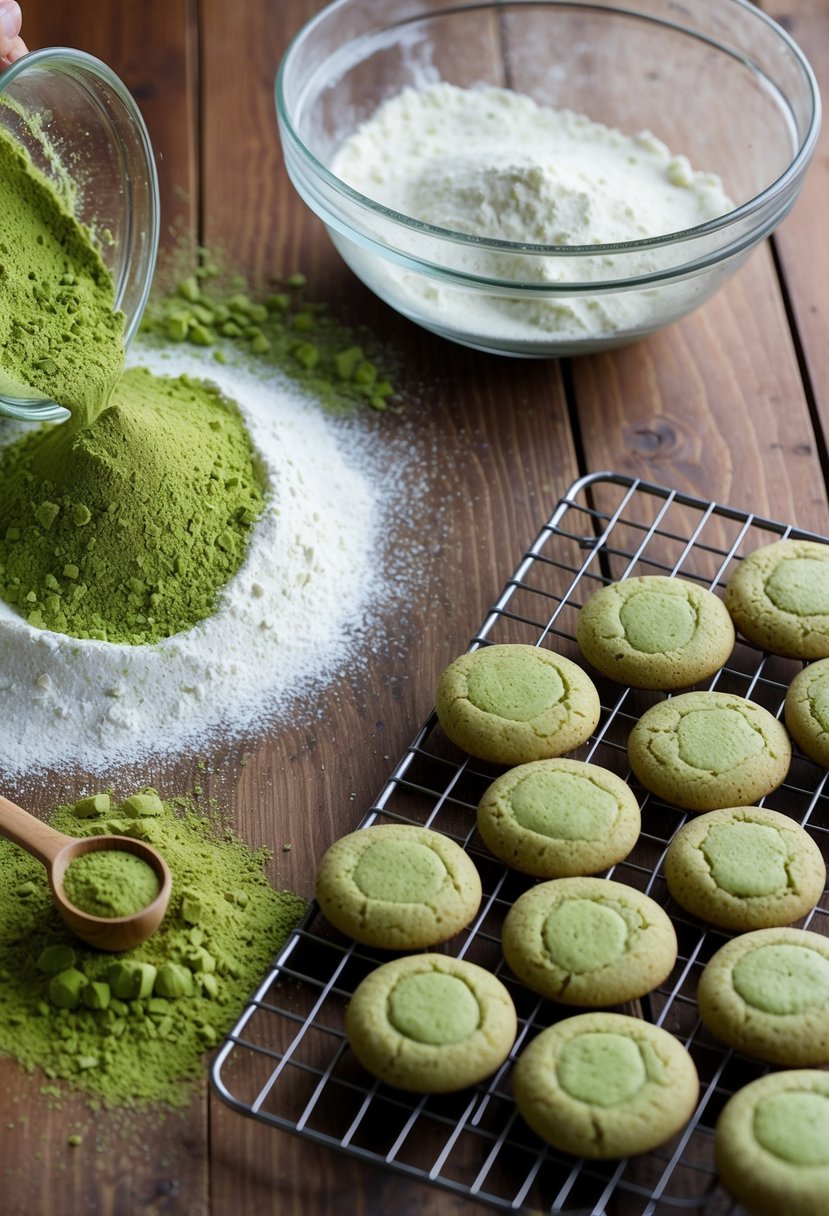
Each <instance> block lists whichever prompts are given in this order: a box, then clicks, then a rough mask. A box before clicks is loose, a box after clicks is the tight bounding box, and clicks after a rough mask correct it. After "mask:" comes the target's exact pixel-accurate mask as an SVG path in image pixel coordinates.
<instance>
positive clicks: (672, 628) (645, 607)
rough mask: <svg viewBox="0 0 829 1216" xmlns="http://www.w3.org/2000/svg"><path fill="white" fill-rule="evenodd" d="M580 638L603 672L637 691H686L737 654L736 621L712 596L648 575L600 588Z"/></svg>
mask: <svg viewBox="0 0 829 1216" xmlns="http://www.w3.org/2000/svg"><path fill="white" fill-rule="evenodd" d="M576 638H577V640H578V643H579V646H580V647H581V650H582V654H583V655H584V657H585V658H586V659H587V660H588V662H589V663H592V665H593V666H594V667H595V668H597V669H598V670H599V671H600V672H601V673H602V675H605V676H609V677H610V679H611V680H618V681H619V682H620V683H622V684H629V685H630V686H631V687H633V688H653V689H657V688H661V689H665V690H669V689H674V688H687V687H688V685H689V684H696V683H697V681H699V680H705V679H707V678H708V677H709V676H712V675H713V674H714V672H715V671H717V670H718V669H719V668H720V667H722V666H723V664H724V663H725V662H726V661H727V660H728V657H729V655H730V654H731V651H732V650H733V649H734V638H735V635H734V624H733V622H732V620H731V617H730V616H729V614H728V610H727V608H726V607H725V605H724V604H723V602H722V600H721V599H719V598H718V597H717V596H716V595H715V594H714V593H713V591H708V590H707V589H706V588H705V587H701V586H699V584H697V583H692V582H690V581H689V580H688V579H683V578H668V577H667V576H665V575H659V574H654V575H643V576H641V577H639V578H628V579H624V580H623V581H622V582H619V583H610V584H609V585H608V586H606V587H601V588H600V589H599V590H598V591H594V592H593V594H592V595H591V596H590V598H589V599H588V600H587V601H586V602H585V604H584V606H583V607H582V609H581V611H580V612H579V618H578V624H577V627H576Z"/></svg>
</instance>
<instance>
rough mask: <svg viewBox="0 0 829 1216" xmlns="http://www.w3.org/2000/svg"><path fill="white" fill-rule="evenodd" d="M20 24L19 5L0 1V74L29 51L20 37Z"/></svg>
mask: <svg viewBox="0 0 829 1216" xmlns="http://www.w3.org/2000/svg"><path fill="white" fill-rule="evenodd" d="M22 23H23V14H22V13H21V11H20V5H19V4H17V3H16V2H15V0H0V72H2V70H3V68H7V67H8V66H9V64H10V63H14V61H15V59H19V58H20V56H21V55H25V54H26V52H27V51H28V49H29V48H28V47H27V46H26V43H25V42H24V41H23V39H22V38H21V37H20V26H21V25H22Z"/></svg>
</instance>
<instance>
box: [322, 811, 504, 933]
mask: <svg viewBox="0 0 829 1216" xmlns="http://www.w3.org/2000/svg"><path fill="white" fill-rule="evenodd" d="M316 886H317V892H316V893H317V902H318V903H319V906H320V908H321V909H322V911H323V913H324V914H325V916H326V917H327V919H328V920H329V921H330V922H331V924H332V925H335V926H336V927H337V928H338V929H340V930H341V931H342V932H343V933H347V934H348V935H349V936H350V937H353V938H354V939H355V941H358V942H362V943H363V944H364V945H367V946H379V947H380V948H381V949H385V950H419V949H422V948H423V947H425V946H435V945H437V944H438V943H439V942H444V941H448V939H449V938H450V937H454V935H455V934H456V933H459V932H460V930H461V929H463V928H465V927H466V925H468V924H469V922H470V921H471V920H472V919H473V917H474V916H475V913H476V912H477V911H478V908H479V907H480V903H481V879H480V876H479V874H478V871H477V869H476V868H475V864H474V862H473V861H472V859H471V857H470V856H469V854H468V853H465V852H464V850H463V849H462V848H461V847H460V845H457V844H455V842H454V840H450V838H449V837H448V836H444V835H443V834H442V833H440V832H435V831H433V830H432V829H431V828H423V827H417V826H416V825H413V824H402V823H401V824H396V823H389V824H375V825H373V826H371V827H367V828H361V829H360V830H359V831H357V832H351V833H349V835H348V836H342V837H341V838H340V839H339V840H337V841H335V842H334V844H332V845H331V847H330V848H329V849H328V851H327V852H326V853H325V854H324V856H323V858H322V860H321V862H320V864H319V868H318V870H317V884H316Z"/></svg>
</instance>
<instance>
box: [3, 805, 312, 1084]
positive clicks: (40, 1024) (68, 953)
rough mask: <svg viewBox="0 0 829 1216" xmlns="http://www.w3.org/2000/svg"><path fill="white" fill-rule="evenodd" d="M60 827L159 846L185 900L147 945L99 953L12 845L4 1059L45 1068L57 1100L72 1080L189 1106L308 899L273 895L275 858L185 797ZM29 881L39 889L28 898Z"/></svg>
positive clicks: (7, 867)
mask: <svg viewBox="0 0 829 1216" xmlns="http://www.w3.org/2000/svg"><path fill="white" fill-rule="evenodd" d="M137 793H138V795H140V796H144V795H147V794H150V795H154V794H155V791H152V790H141V791H137ZM87 801H88V800H86V799H85V800H84V802H87ZM122 805H123V804H122ZM84 809H85V810H86V808H84ZM51 822H52V826H53V827H55V828H57V829H58V830H59V831H61V832H65V833H66V834H67V835H70V836H94V835H96V834H100V833H101V832H105V831H113V832H116V833H119V834H123V835H126V834H130V835H133V836H140V837H141V838H142V839H145V840H147V841H148V843H151V844H152V845H153V846H154V847H155V848H157V849H158V851H159V852H160V853H161V854H162V856H163V857H164V858H165V859H166V861H167V863H168V865H169V867H170V870H171V873H172V877H173V894H172V897H171V901H170V907H169V910H168V913H167V916H166V917H165V919H164V921H163V922H162V924H161V926H160V928H159V929H158V931H157V932H156V933H155V934H154V935H153V936H152V937H151V938H150V939H149V940H148V941H146V942H144V943H142V944H141V945H140V946H137V947H135V948H134V949H132V950H129V951H125V952H124V953H123V954H119V955H117V956H114V955H112V954H108V953H105V952H101V951H96V950H94V949H92V948H91V947H89V946H86V945H85V944H84V943H82V942H80V941H78V940H77V939H75V938H74V937H72V935H71V934H70V933H69V930H68V929H67V928H66V927H65V925H64V924H63V922H62V921H61V919H60V917H59V916H58V914H57V912H56V910H55V908H54V904H53V901H52V898H51V894H50V890H49V886H48V883H47V880H46V876H45V872H44V870H43V867H42V866H41V865H40V863H39V862H37V861H36V860H35V859H34V858H32V857H31V856H30V855H29V854H28V853H25V852H24V851H23V850H22V849H20V848H19V847H18V846H16V845H14V844H12V843H11V842H10V841H7V840H0V975H2V976H3V977H4V978H3V982H2V984H0V1025H2V1027H3V1035H2V1040H1V1041H0V1051H2V1052H3V1053H4V1054H6V1055H9V1056H12V1057H14V1058H16V1059H17V1060H18V1061H19V1062H20V1063H21V1065H23V1066H24V1067H25V1068H27V1069H33V1068H38V1069H41V1070H42V1071H43V1072H44V1073H45V1074H46V1076H47V1077H48V1078H49V1084H48V1085H47V1086H44V1087H43V1092H45V1093H48V1094H50V1095H52V1096H53V1097H55V1098H58V1099H59V1098H60V1097H61V1094H62V1089H61V1086H60V1085H59V1084H58V1083H63V1084H66V1085H69V1086H71V1087H72V1088H75V1089H77V1090H80V1091H81V1092H83V1093H85V1094H86V1095H87V1097H88V1098H89V1100H90V1103H96V1104H97V1105H99V1106H100V1105H103V1106H106V1107H118V1106H124V1107H130V1106H140V1105H144V1104H146V1103H149V1102H163V1103H167V1104H169V1105H173V1106H180V1105H185V1104H187V1103H188V1102H189V1101H190V1099H191V1097H192V1092H193V1085H194V1083H196V1082H198V1081H200V1080H202V1079H203V1078H204V1076H205V1064H204V1059H203V1056H204V1052H205V1051H206V1050H209V1049H210V1048H212V1047H214V1046H216V1044H217V1043H218V1042H219V1041H220V1040H221V1038H222V1036H223V1035H224V1034H225V1033H226V1032H227V1030H229V1029H230V1027H231V1026H232V1025H233V1023H234V1022H235V1021H236V1020H237V1018H238V1017H239V1015H240V1013H241V1012H242V1009H243V1008H244V1005H245V1003H246V1001H247V1000H248V999H249V997H250V994H251V993H252V992H253V991H255V989H256V987H257V986H258V985H259V983H261V981H262V978H263V977H264V975H265V973H266V972H267V970H268V968H269V966H270V965H271V963H272V961H273V958H274V957H275V955H276V953H277V952H278V950H279V948H280V947H281V945H282V943H283V942H284V940H285V938H286V937H287V935H288V933H289V932H290V931H291V929H292V928H293V926H294V924H295V923H296V921H297V920H298V919H299V917H300V916H301V915H302V913H303V912H304V910H305V902H304V901H303V900H302V899H300V898H299V897H298V896H297V895H294V894H292V893H291V892H287V891H275V890H274V889H273V888H272V887H271V885H270V883H269V882H268V880H267V877H266V875H265V872H264V866H265V864H266V862H267V861H268V860H269V857H270V854H269V853H268V851H267V850H264V849H251V848H250V847H249V846H248V845H246V844H245V843H244V842H243V841H242V840H240V839H239V837H238V836H237V835H236V834H235V833H234V832H233V831H232V830H231V829H230V828H229V827H228V825H227V824H226V823H225V822H224V821H223V820H222V819H221V818H220V817H219V816H217V815H216V814H211V815H206V814H203V813H201V812H200V811H198V810H196V809H195V808H194V807H193V805H192V803H191V802H190V801H188V800H187V799H185V798H175V799H172V800H170V801H166V800H165V801H164V802H163V804H162V813H161V814H159V815H154V816H150V817H149V818H147V819H143V818H138V819H136V818H134V817H132V816H122V815H121V811H120V809H117V810H115V811H114V812H113V811H111V810H108V811H107V812H106V818H103V817H101V818H98V817H94V816H90V815H89V814H78V811H77V807H76V806H63V807H60V808H58V810H57V811H56V812H55V814H54V815H53V817H52V820H51ZM94 855H95V854H92V856H94ZM24 884H31V885H32V887H33V893H32V895H31V896H30V897H29V898H28V899H26V900H25V901H23V900H21V899H20V898H19V896H18V895H17V894H16V891H17V890H18V889H19V888H20V887H21V886H22V885H24ZM185 905H186V912H187V916H189V917H193V916H195V915H197V916H198V924H197V925H196V924H194V923H193V922H192V921H191V920H190V919H188V918H187V916H185V915H184V912H185Z"/></svg>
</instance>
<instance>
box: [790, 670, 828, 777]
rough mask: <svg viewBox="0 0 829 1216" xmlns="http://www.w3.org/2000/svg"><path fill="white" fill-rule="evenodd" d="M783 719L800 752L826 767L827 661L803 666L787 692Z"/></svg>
mask: <svg viewBox="0 0 829 1216" xmlns="http://www.w3.org/2000/svg"><path fill="white" fill-rule="evenodd" d="M784 716H785V719H786V726H787V728H788V731H789V734H790V735H791V737H792V738H793V739H794V741H795V743H796V744H797V746H798V747H799V748H800V750H801V751H802V752H803V753H804V754H805V755H807V756H808V757H809V759H810V760H814V761H815V762H816V763H817V764H822V765H823V767H824V768H829V659H820V660H819V661H818V662H817V663H810V664H809V666H808V667H804V668H803V670H802V671H801V672H799V673H798V675H796V676H795V678H794V679H793V680H792V682H791V684H790V685H789V689H788V692H787V693H786V702H785V706H784Z"/></svg>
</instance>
